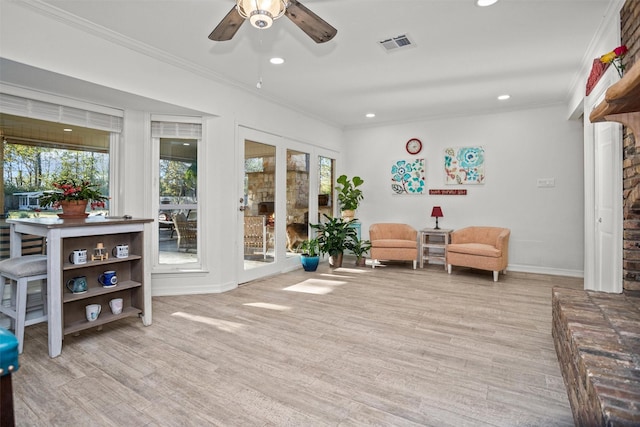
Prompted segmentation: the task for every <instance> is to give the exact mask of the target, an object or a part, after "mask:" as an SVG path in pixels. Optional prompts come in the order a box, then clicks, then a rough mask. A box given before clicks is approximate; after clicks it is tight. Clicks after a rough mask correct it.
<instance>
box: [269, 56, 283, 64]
mask: <svg viewBox="0 0 640 427" xmlns="http://www.w3.org/2000/svg"><path fill="white" fill-rule="evenodd" d="M269 62H271V63H272V64H273V65H280V64H284V58H277V57H276V58H271V59H270V60H269Z"/></svg>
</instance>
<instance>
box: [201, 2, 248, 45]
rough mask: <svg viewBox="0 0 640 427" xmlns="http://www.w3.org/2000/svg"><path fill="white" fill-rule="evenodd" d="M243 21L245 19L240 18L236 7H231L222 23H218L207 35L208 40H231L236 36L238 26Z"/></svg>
mask: <svg viewBox="0 0 640 427" xmlns="http://www.w3.org/2000/svg"><path fill="white" fill-rule="evenodd" d="M244 21H245V19H244V18H243V17H242V16H240V14H239V13H238V11H237V10H236V7H235V6H233V7H232V8H231V10H230V11H229V13H227V15H226V16H225V17H224V18H222V21H220V23H219V24H218V26H217V27H216V28H214V29H213V31H212V32H211V34H209V39H211V40H214V41H217V42H223V41H226V40H231V39H232V38H233V36H235V35H236V33H237V32H238V29H239V28H240V25H242V23H243V22H244Z"/></svg>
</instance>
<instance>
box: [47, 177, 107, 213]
mask: <svg viewBox="0 0 640 427" xmlns="http://www.w3.org/2000/svg"><path fill="white" fill-rule="evenodd" d="M52 185H53V186H54V187H55V188H56V190H54V191H49V192H46V193H45V194H43V195H42V196H40V206H41V207H43V208H44V207H48V206H51V207H52V208H53V209H59V208H62V213H61V214H58V216H59V217H60V218H84V217H86V216H87V215H88V214H87V213H85V209H86V207H87V203H89V202H91V209H96V208H104V207H105V201H106V200H108V199H109V198H108V197H106V196H103V195H102V194H101V193H100V191H98V189H97V188H96V185H95V184H91V183H90V182H89V181H78V182H76V181H75V180H73V179H59V180H57V181H55V182H53V183H52Z"/></svg>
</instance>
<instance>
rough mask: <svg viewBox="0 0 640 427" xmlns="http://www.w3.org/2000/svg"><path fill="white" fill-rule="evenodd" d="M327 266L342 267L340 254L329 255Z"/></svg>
mask: <svg viewBox="0 0 640 427" xmlns="http://www.w3.org/2000/svg"><path fill="white" fill-rule="evenodd" d="M329 266H330V267H333V268H338V267H342V254H337V255H329Z"/></svg>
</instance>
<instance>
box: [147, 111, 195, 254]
mask: <svg viewBox="0 0 640 427" xmlns="http://www.w3.org/2000/svg"><path fill="white" fill-rule="evenodd" d="M151 129H152V137H154V138H153V140H154V142H155V143H156V144H158V146H159V153H160V158H159V168H158V171H159V176H158V178H159V179H158V183H159V188H158V197H159V210H158V226H159V230H158V263H159V264H165V265H167V264H169V265H171V264H174V265H175V264H188V263H195V262H198V247H199V244H198V235H199V230H200V227H201V224H200V222H199V221H198V217H199V215H198V143H199V141H200V135H201V125H200V124H196V123H173V122H152V124H151Z"/></svg>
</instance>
